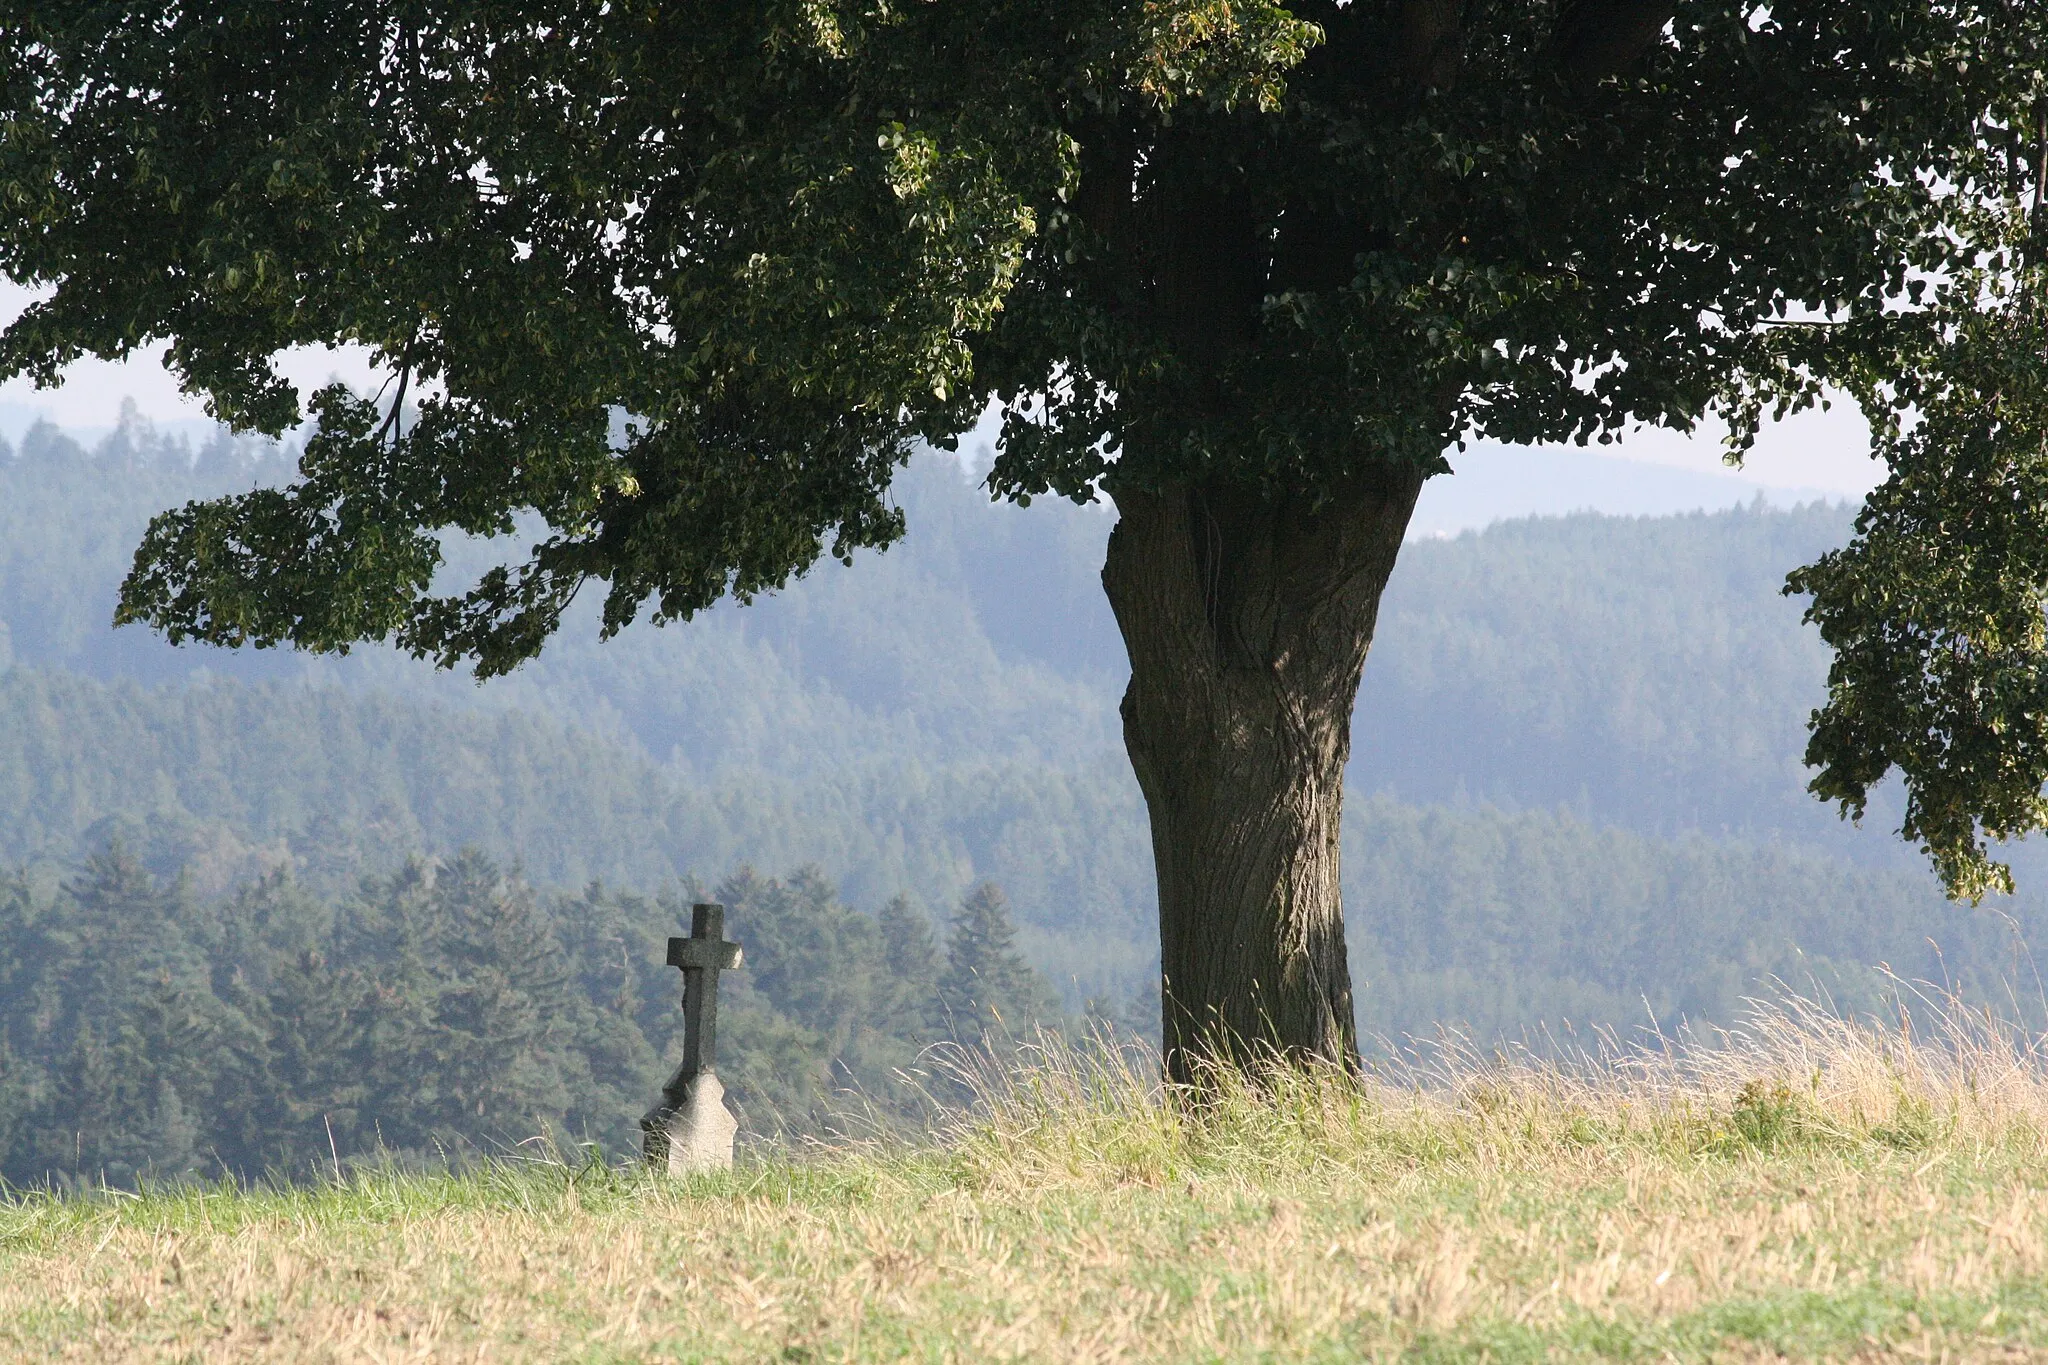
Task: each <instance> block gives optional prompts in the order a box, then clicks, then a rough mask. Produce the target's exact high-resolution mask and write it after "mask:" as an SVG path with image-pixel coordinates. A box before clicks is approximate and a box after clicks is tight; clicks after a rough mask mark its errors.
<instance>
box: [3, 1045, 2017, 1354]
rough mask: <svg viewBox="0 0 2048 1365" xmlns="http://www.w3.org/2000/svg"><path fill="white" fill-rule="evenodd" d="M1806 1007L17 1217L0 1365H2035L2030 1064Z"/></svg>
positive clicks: (1059, 1064)
mask: <svg viewBox="0 0 2048 1365" xmlns="http://www.w3.org/2000/svg"><path fill="white" fill-rule="evenodd" d="M1939 1022H1940V1023H1941V1025H1942V1027H1943V1030H1944V1031H1943V1033H1942V1034H1941V1036H1938V1037H1936V1038H1934V1039H1933V1040H1931V1041H1915V1039H1914V1038H1913V1036H1912V1035H1911V1034H1910V1033H1909V1032H1906V1031H1902V1030H1900V1029H1897V1028H1891V1029H1884V1028H1877V1027H1856V1026H1851V1025H1847V1024H1844V1023H1842V1022H1840V1021H1837V1020H1831V1019H1829V1018H1827V1017H1825V1016H1824V1015H1822V1014H1820V1013H1818V1012H1816V1011H1812V1010H1808V1009H1803V1008H1799V1007H1794V1008H1791V1009H1785V1010H1779V1011H1776V1012H1773V1013H1770V1014H1767V1015H1763V1016H1761V1017H1759V1019H1758V1020H1757V1021H1756V1023H1755V1024H1754V1026H1753V1027H1751V1028H1750V1029H1748V1030H1746V1031H1745V1032H1744V1033H1742V1034H1740V1035H1737V1036H1731V1037H1722V1038H1719V1039H1716V1040H1710V1041H1707V1042H1694V1043H1691V1044H1688V1045H1687V1046H1684V1047H1675V1048H1672V1049H1669V1050H1659V1051H1656V1052H1650V1053H1637V1054H1633V1055H1629V1056H1619V1057H1616V1056H1610V1057H1608V1058H1605V1059H1600V1060H1593V1061H1583V1062H1582V1063H1581V1064H1580V1065H1577V1066H1575V1067H1559V1066H1540V1065H1536V1064H1533V1063H1527V1062H1516V1061H1513V1060H1507V1061H1501V1060H1494V1061H1490V1062H1488V1063H1486V1064H1483V1065H1482V1064H1478V1063H1476V1062H1473V1061H1471V1060H1470V1059H1460V1058H1457V1057H1452V1058H1451V1059H1449V1060H1448V1061H1446V1062H1444V1063H1442V1064H1441V1065H1439V1066H1437V1067H1435V1068H1433V1069H1432V1071H1431V1072H1430V1074H1428V1075H1419V1074H1416V1073H1414V1072H1406V1073H1399V1074H1391V1075H1386V1076H1382V1077H1380V1078H1377V1079H1375V1080H1373V1081H1371V1082H1369V1083H1367V1084H1364V1085H1355V1084H1352V1083H1349V1082H1345V1081H1343V1080H1341V1079H1337V1078H1330V1077H1309V1078H1299V1077H1294V1078H1282V1079H1281V1080H1279V1081H1277V1082H1275V1083H1272V1084H1269V1085H1267V1086H1265V1087H1256V1086H1248V1085H1245V1084H1243V1083H1242V1082H1240V1081H1236V1080H1226V1083H1225V1084H1224V1085H1223V1088H1222V1093H1221V1094H1220V1096H1219V1097H1218V1098H1217V1099H1216V1100H1215V1101H1214V1102H1213V1103H1212V1104H1210V1105H1208V1106H1206V1107H1205V1108H1204V1109H1203V1110H1201V1111H1200V1112H1199V1113H1189V1112H1185V1111H1184V1110H1182V1109H1179V1108H1176V1107H1173V1106H1169V1105H1163V1104H1161V1103H1160V1102H1159V1101H1158V1099H1157V1097H1156V1095H1154V1094H1152V1093H1151V1091H1150V1087H1149V1086H1148V1085H1147V1084H1146V1083H1144V1082H1143V1081H1142V1080H1141V1079H1140V1078H1139V1077H1138V1076H1136V1075H1134V1074H1132V1073H1131V1072H1130V1071H1127V1070H1124V1069H1122V1068H1120V1067H1118V1066H1115V1065H1103V1064H1101V1063H1099V1062H1090V1061H1089V1060H1087V1059H1086V1058H1085V1057H1080V1056H1075V1055H1071V1054H1069V1055H1062V1056H1054V1057H1049V1058H1045V1059H1042V1061H1041V1064H1040V1065H1039V1066H1038V1067H1037V1068H1035V1069H1032V1070H1029V1071H1025V1072H1022V1073H1019V1074H1017V1075H1015V1076H1013V1077H1012V1078H1011V1079H1010V1080H1009V1081H1008V1082H1007V1083H1005V1084H1004V1085H1002V1086H999V1087H997V1093H996V1094H995V1095H994V1096H993V1097H992V1102H991V1104H990V1105H989V1106H988V1107H987V1108H986V1109H985V1110H984V1112H982V1113H981V1114H980V1115H979V1116H978V1117H977V1118H976V1119H974V1120H973V1121H972V1122H971V1123H969V1124H966V1125H964V1126H963V1127H962V1128H961V1129H960V1130H959V1131H956V1132H953V1133H950V1134H947V1135H945V1140H944V1141H943V1142H940V1143H937V1144H935V1145H933V1146H931V1147H929V1148H924V1149H902V1148H892V1147H886V1146H880V1145H871V1146H853V1147H848V1148H843V1149H837V1150H820V1151H815V1152H810V1153H802V1154H795V1155H782V1156H776V1157H774V1158H772V1159H760V1160H756V1161H755V1162H754V1163H753V1164H751V1165H750V1166H747V1167H745V1168H743V1169H741V1170H740V1171H738V1172H736V1173H735V1174H734V1175H732V1176H731V1177H729V1178H727V1177H719V1178H709V1179H704V1180H700V1181H696V1182H692V1183H689V1184H681V1185H678V1184H671V1183H668V1182H666V1181H657V1180H651V1179H642V1178H640V1177H638V1176H637V1175H633V1174H630V1173H628V1174H621V1173H617V1172H608V1171H605V1170H602V1169H584V1170H581V1171H578V1170H575V1169H572V1168H569V1167H563V1166H549V1165H546V1164H534V1165H531V1166H517V1167H514V1166H508V1167H499V1168H493V1169H488V1170H481V1171H476V1172H472V1173H469V1174H467V1175H463V1176H449V1177H417V1176H414V1177H407V1176H400V1175H395V1174H389V1175H366V1176H362V1177H359V1178H355V1179H352V1180H350V1181H349V1182H347V1183H344V1184H341V1185H339V1186H336V1187H332V1188H326V1189H302V1190H293V1191H272V1192H255V1193H235V1192H231V1191H185V1192H182V1193H176V1192H166V1193H159V1194H154V1195H150V1196H147V1197H143V1198H135V1197H124V1196H118V1195H108V1196H104V1197H102V1198H99V1199H95V1200H76V1199H73V1200H61V1199H50V1198H43V1197H27V1198H22V1199H18V1200H16V1201H14V1202H13V1203H12V1204H10V1205H7V1206H5V1207H4V1208H0V1352H5V1353H7V1354H10V1355H13V1356H23V1357H27V1356H35V1357H50V1358H57V1359H91V1360H236V1361H240V1360H281V1361H282V1360H291V1361H298V1360H477V1359H483V1360H493V1359H496V1360H643V1359H701V1360H769V1359H778V1360H820V1361H822V1360H899V1359H921V1360H954V1359H958V1360H981V1359H1029V1360H1059V1361H1070V1360H1071V1361H1091V1360H1101V1361H1112V1360H1131V1361H1143V1360H1201V1361H1209V1360H1268V1359H1277V1360H1294V1359H1330V1360H1350V1359H1358V1358H1371V1357H1393V1356H1398V1355H1414V1356H1419V1357H1429V1358H1433V1357H1445V1358H1450V1357H1458V1358H1465V1357H1470V1358H1474V1359H1477V1358H1495V1359H1498V1358H1528V1359H1554V1358H1570V1357H1578V1356H1586V1357H1609V1356H1612V1357H1624V1358H1634V1357H1641V1358H1646V1359H1665V1358H1679V1359H1703V1358H1713V1359H1722V1358H1725V1359H1755V1358H1763V1357H1775V1356H1780V1355H1784V1356H1792V1357H1797V1358H1814V1357H1827V1358H1835V1357H1867V1358H1877V1357H1879V1356H1886V1357H1889V1356H1918V1357H1923V1358H1927V1359H1942V1358H1947V1359H1950V1360H1958V1359H2019V1358H2032V1356H2033V1355H2034V1354H2035V1353H2037V1352H2039V1353H2048V1279H2044V1271H2048V1071H2044V1069H2043V1068H2042V1066H2040V1065H2039V1063H2038V1059H2037V1058H2036V1057H2035V1055H2034V1054H2033V1052H2032V1051H2031V1050H2030V1049H2029V1048H2028V1047H2026V1046H2024V1045H2023V1044H2022V1043H2021V1042H2020V1041H2019V1040H2017V1039H2015V1038H2014V1037H2013V1036H2012V1035H2011V1034H2010V1033H2008V1032H2002V1031H2000V1030H1998V1029H1996V1028H1994V1027H1992V1026H1990V1025H1988V1024H1985V1023H1984V1022H1983V1021H1982V1020H1980V1019H1978V1018H1976V1017H1975V1016H1971V1015H1969V1014H1967V1013H1964V1012H1961V1011H1955V1010H1951V1011H1948V1012H1946V1013H1945V1014H1944V1015H1943V1016H1942V1017H1941V1019H1940V1021H1939Z"/></svg>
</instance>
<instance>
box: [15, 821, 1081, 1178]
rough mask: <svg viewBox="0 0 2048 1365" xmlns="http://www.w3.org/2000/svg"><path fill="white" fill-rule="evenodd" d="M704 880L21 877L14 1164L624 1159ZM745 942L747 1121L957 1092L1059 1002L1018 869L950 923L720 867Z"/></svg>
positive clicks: (665, 1053)
mask: <svg viewBox="0 0 2048 1365" xmlns="http://www.w3.org/2000/svg"><path fill="white" fill-rule="evenodd" d="M697 894H700V893H698V892H697V891H695V890H694V889H692V888H687V887H685V888H680V889H678V890H677V891H676V892H674V893H672V894H664V895H658V896H651V897H650V896H643V895H639V894H635V893H630V892H623V891H616V890H612V889H609V888H606V887H604V886H602V885H597V884H593V885H591V886H590V887H587V888H586V889H585V890H583V891H581V892H578V893H574V894H567V893H557V894H548V893H542V892H539V891H536V890H535V889H534V888H533V887H531V886H529V885H528V884H527V883H525V882H524V881H523V880H521V879H520V878H519V877H517V876H515V875H512V874H510V873H508V872H507V871H506V870H504V869H503V868H502V867H500V866H499V865H498V864H496V863H494V862H493V861H491V860H490V859H489V858H486V857H484V856H483V855H481V854H477V853H465V854H462V855H459V856H456V857H454V858H451V859H449V860H447V861H446V862H445V863H439V864H436V863H426V862H421V861H417V860H415V861H412V862H409V863H407V864H405V865H404V866H402V867H401V868H399V869H398V870H396V871H394V872H391V873H389V874H387V875H385V876H381V877H376V878H371V879H367V880H365V882H364V883H363V884H362V885H361V886H360V887H359V888H358V889H357V890H356V891H355V892H354V893H352V894H349V895H346V896H341V897H333V898H328V897H321V896H316V895H314V894H312V893H310V892H309V891H307V890H306V889H305V888H304V887H302V886H301V885H299V884H297V883H296V882H294V881H293V880H292V879H291V878H289V877H288V876H285V875H283V874H272V875H269V876H266V877H263V878H261V879H258V880H256V881H254V882H251V883H249V884H247V885H245V886H243V887H242V888H241V889H240V890H239V891H237V892H236V893H235V894H233V895H232V896H229V897H226V898H221V899H208V898H204V897H200V896H197V895H195V894H193V892H192V889H191V887H190V884H189V883H187V882H184V881H182V880H173V881H170V882H165V881H163V880H160V879H158V878H155V877H153V876H151V875H150V874H149V872H148V871H147V869H145V868H144V867H142V866H141V864H140V863H139V862H137V861H136V859H135V858H134V857H132V856H131V855H129V854H127V853H126V852H125V851H123V850H120V849H118V848H115V849H109V850H107V851H104V852H102V853H100V854H97V855H95V856H93V857H91V858H89V859H87V860H86V861H85V862H84V863H83V864H82V865H81V866H79V867H78V868H77V869H75V871H74V872H73V874H72V875H71V876H69V877H67V878H65V879H64V880H63V881H62V882H60V883H58V884H55V885H50V884H42V885H38V884H36V883H35V882H34V881H32V880H31V879H27V878H19V877H18V878H15V879H13V880H12V881H10V882H9V883H8V884H7V885H5V886H4V887H0V1176H4V1178H5V1179H7V1180H9V1181H13V1182H16V1183H33V1182H42V1181H47V1180H56V1181H59V1182H64V1181H76V1180H88V1181H92V1180H100V1179H105V1180H108V1181H112V1182H115V1183H125V1182H129V1181H133V1180H135V1179H136V1178H138V1176H140V1175H146V1174H150V1173H154V1174H157V1175H161V1176H175V1175H180V1174H186V1173H199V1174H219V1173H221V1172H232V1173H235V1174H237V1175H241V1176H250V1175H256V1174H262V1173H272V1174H283V1175H291V1174H303V1173H304V1172H305V1171H307V1170H308V1169H310V1168H313V1167H319V1166H328V1165H331V1164H334V1163H342V1164H347V1163H351V1162H357V1161H366V1160H368V1161H390V1160H395V1161H399V1162H405V1163H434V1162H439V1161H443V1160H449V1159H457V1160H459V1159H462V1158H464V1157H466V1156H468V1155H472V1154H474V1153H477V1152H479V1151H503V1150H507V1149H509V1148H510V1147H511V1146H512V1145H514V1144H517V1143H519V1142H521V1141H523V1140H526V1139H531V1138H534V1137H545V1138H548V1139H550V1140H552V1141H554V1142H557V1143H559V1144H564V1145H567V1144H573V1143H576V1142H583V1141H589V1142H595V1143H597V1144H599V1145H600V1147H601V1148H602V1149H603V1150H604V1151H606V1152H607V1153H608V1154H610V1155H612V1156H614V1157H623V1156H626V1155H628V1154H630V1153H631V1152H632V1151H633V1150H634V1149H635V1147H636V1144H637V1141H638V1129H637V1121H638V1118H639V1115H640V1114H641V1113H642V1112H643V1111H644V1110H645V1109H646V1108H647V1107H648V1105H649V1104H651V1103H652V1102H653V1100H654V1098H655V1097H656V1095H657V1094H658V1092H659V1090H660V1087H661V1083H662V1081H663V1080H664V1079H666V1076H667V1074H668V1071H669V1069H670V1068H672V1066H673V1065H674V1059H675V1056H676V1055H677V1053H678V1051H679V1048H680V1045H681V1037H680V1030H681V1012H680V1010H679V1009H678V1008H677V999H678V996H679V993H680V989H681V979H680V976H679V975H678V974H677V973H676V972H674V971H672V970H669V969H667V968H665V967H663V966H662V962H663V956H664V954H663V941H664V939H665V938H666V937H667V936H668V935H669V934H671V933H676V932H681V931H682V926H684V925H686V924H687V921H688V910H687V907H686V904H685V902H687V901H688V900H689V899H691V898H693V897H694V896H695V895H697ZM713 894H715V895H716V896H718V897H719V898H720V899H722V900H723V901H725V902H726V904H727V905H728V907H729V908H728V918H727V924H728V932H729V933H731V934H733V935H734V936H735V937H737V938H739V939H740V940H742V941H743V943H744V946H745V949H746V954H747V961H746V965H745V967H744V969H743V970H741V971H739V972H737V973H734V974H731V975H730V976H728V978H727V980H726V982H725V983H724V988H723V990H722V992H721V1012H720V1020H719V1036H720V1056H719V1064H720V1072H721V1074H722V1076H723V1077H724V1079H725V1080H726V1083H727V1086H728V1088H729V1094H730V1097H731V1099H732V1102H733V1103H734V1104H735V1106H736V1108H737V1109H738V1111H739V1112H740V1114H741V1115H742V1118H743V1122H744V1124H745V1129H746V1131H747V1132H749V1133H752V1134H755V1135H773V1134H777V1133H783V1132H790V1131H808V1130H815V1129H817V1128H819V1127H820V1126H822V1125H826V1124H828V1123H832V1122H860V1123H880V1124H884V1125H889V1124H895V1125H909V1124H915V1123H916V1122H918V1121H919V1120H920V1119H921V1118H923V1117H924V1116H926V1115H927V1114H928V1113H929V1112H930V1110H931V1107H932V1105H933V1104H934V1103H943V1102H946V1101H949V1100H951V1099H954V1098H957V1096H955V1095H954V1093H953V1090H952V1088H951V1084H952V1083H951V1080H950V1078H949V1077H948V1075H947V1073H946V1072H945V1070H944V1069H943V1068H940V1069H938V1070H937V1071H936V1072H934V1071H932V1069H931V1068H930V1067H929V1066H928V1065H927V1064H926V1061H925V1054H926V1052H927V1050H928V1049H929V1048H931V1047H932V1045H933V1044H935V1043H941V1042H949V1041H950V1042H959V1043H968V1044H974V1045H977V1046H984V1045H989V1044H993V1043H997V1042H999V1041H1000V1040H1004V1039H1013V1038H1015V1037H1017V1036H1019V1035H1022V1036H1027V1037H1028V1036H1031V1035H1032V1034H1033V1033H1034V1032H1035V1030H1036V1029H1037V1028H1039V1027H1041V1026H1057V1025H1058V1024H1059V1023H1060V1022H1061V1020H1060V1015H1059V1011H1058V1006H1057V1003H1056V1000H1055V998H1054V997H1053V996H1052V993H1051V992H1050V990H1049V988H1048V987H1047V985H1046V983H1045V982H1044V980H1043V978H1041V977H1040V976H1039V975H1038V974H1037V973H1036V972H1035V971H1034V970H1033V969H1032V968H1031V967H1030V966H1029V965H1027V964H1026V963H1025V962H1024V960H1023V958H1022V957H1021V956H1020V955H1019V953H1018V952H1017V950H1016V947H1015V945H1014V942H1013V941H1012V937H1011V934H1012V930H1011V926H1010V922H1009V915H1008V910H1007V907H1006V905H1005V903H1004V901H1003V897H1002V893H1001V892H1000V891H999V890H997V889H996V888H994V887H993V886H983V887H981V888H978V889H977V890H975V891H974V892H973V893H971V894H970V895H969V896H967V897H966V898H965V899H964V900H963V901H962V903H961V904H960V906H959V907H958V910H957V913H956V914H955V915H954V917H953V919H952V922H951V925H950V931H949V933H948V934H947V935H946V937H945V939H944V941H943V942H941V941H940V940H939V939H938V938H937V937H936V936H935V934H934V931H933V927H932V926H931V924H930V923H929V921H928V920H927V919H926V918H925V916H924V915H923V913H922V912H921V911H919V910H918V909H917V908H916V907H915V906H914V905H912V904H911V903H910V902H909V901H908V900H906V899H903V898H898V899H895V900H892V901H891V902H889V903H888V904H887V905H886V906H885V907H884V908H883V909H882V910H881V912H880V913H879V914H877V915H872V916H871V915H867V914H863V913H861V912H859V911H856V910H853V909H851V908H849V907H848V906H846V905H845V904H844V903H843V902H841V901H840V900H839V899H838V897H837V895H836V894H835V892H834V890H833V888H832V886H831V884H830V883H829V882H827V881H826V880H825V879H824V877H823V876H822V875H820V874H819V873H818V872H816V871H815V870H814V869H806V870H801V871H799V872H797V873H796V874H794V875H792V876H790V877H788V878H784V879H776V878H769V877H763V876H761V875H759V874H757V873H754V872H752V871H750V870H745V869H743V870H741V871H740V872H738V873H736V874H734V875H733V876H732V877H730V878H728V879H727V880H726V881H725V882H724V883H723V884H721V885H720V886H718V887H717V888H715V891H714V892H713Z"/></svg>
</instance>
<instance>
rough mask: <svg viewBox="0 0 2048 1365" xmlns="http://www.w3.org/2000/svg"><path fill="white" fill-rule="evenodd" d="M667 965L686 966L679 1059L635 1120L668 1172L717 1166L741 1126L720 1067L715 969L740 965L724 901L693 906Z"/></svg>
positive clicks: (650, 1153)
mask: <svg viewBox="0 0 2048 1365" xmlns="http://www.w3.org/2000/svg"><path fill="white" fill-rule="evenodd" d="M668 965H669V966H671V967H680V968H682V970H683V1064H682V1065H681V1066H679V1067H677V1068H676V1074H675V1075H673V1076H671V1077H670V1078H669V1082H668V1084H667V1085H665V1086H663V1087H662V1088H661V1103H659V1104H657V1105H655V1106H654V1108H652V1109H650V1110H648V1111H647V1114H646V1117H644V1118H642V1119H641V1120H640V1131H641V1134H642V1141H641V1151H642V1152H643V1153H644V1155H645V1156H646V1159H647V1164H648V1165H650V1166H652V1167H654V1168H656V1169H657V1170H665V1171H667V1172H668V1173H669V1174H670V1175H689V1174H691V1173H692V1172H695V1171H714V1170H722V1169H724V1168H725V1167H728V1166H730V1165H732V1141H733V1135H734V1134H735V1133H737V1132H738V1131H739V1120H738V1119H736V1118H734V1117H733V1115H732V1111H731V1110H730V1109H727V1108H726V1107H725V1087H724V1086H723V1085H721V1084H720V1083H719V1080H718V1068H717V1055H718V974H719V973H720V972H723V971H731V970H732V969H733V968H735V967H737V966H739V965H740V946H739V944H737V943H728V942H726V940H725V907H724V906H722V905H697V906H692V907H691V909H690V936H689V937H688V938H672V939H670V940H669V941H668Z"/></svg>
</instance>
